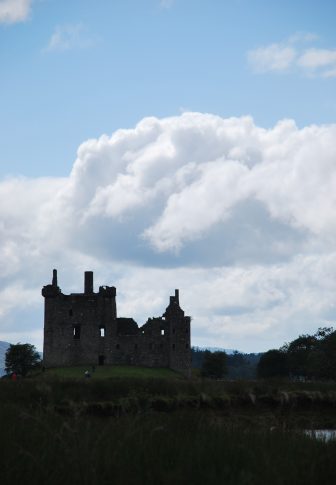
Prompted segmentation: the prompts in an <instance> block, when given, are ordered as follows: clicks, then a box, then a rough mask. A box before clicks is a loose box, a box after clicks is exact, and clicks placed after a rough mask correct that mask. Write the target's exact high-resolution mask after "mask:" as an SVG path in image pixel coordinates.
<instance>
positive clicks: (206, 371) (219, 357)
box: [202, 350, 227, 379]
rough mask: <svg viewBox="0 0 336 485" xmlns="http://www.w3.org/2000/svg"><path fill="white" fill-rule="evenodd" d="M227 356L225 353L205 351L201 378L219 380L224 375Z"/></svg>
mask: <svg viewBox="0 0 336 485" xmlns="http://www.w3.org/2000/svg"><path fill="white" fill-rule="evenodd" d="M226 361H227V355H226V353H225V352H219V351H218V352H210V351H209V350H206V351H205V352H204V357H203V365H202V376H203V377H211V378H213V379H220V378H222V377H224V376H225V374H226Z"/></svg>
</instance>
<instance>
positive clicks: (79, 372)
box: [44, 365, 182, 379]
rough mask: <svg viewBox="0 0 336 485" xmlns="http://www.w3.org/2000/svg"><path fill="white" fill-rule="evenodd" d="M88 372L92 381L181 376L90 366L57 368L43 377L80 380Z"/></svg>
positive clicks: (154, 370) (143, 369)
mask: <svg viewBox="0 0 336 485" xmlns="http://www.w3.org/2000/svg"><path fill="white" fill-rule="evenodd" d="M87 370H88V371H89V373H90V376H91V378H93V379H105V378H111V377H112V378H129V377H134V378H154V379H155V378H157V379H178V378H180V379H182V376H181V375H180V374H178V373H177V372H174V371H172V370H171V369H158V368H150V367H135V366H126V365H125V366H123V365H119V366H116V365H113V366H112V365H111V366H109V365H104V366H97V367H94V369H92V367H90V366H86V367H85V366H78V367H57V368H52V369H48V370H46V371H45V375H44V377H61V378H72V379H82V378H83V376H84V373H85V371H87Z"/></svg>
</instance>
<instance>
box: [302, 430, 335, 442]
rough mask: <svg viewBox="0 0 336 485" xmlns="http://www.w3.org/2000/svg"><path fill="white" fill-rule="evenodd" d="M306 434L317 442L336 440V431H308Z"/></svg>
mask: <svg viewBox="0 0 336 485" xmlns="http://www.w3.org/2000/svg"><path fill="white" fill-rule="evenodd" d="M304 432H305V434H306V435H308V436H310V437H311V438H315V439H317V440H323V441H330V440H336V429H306V430H305V431H304Z"/></svg>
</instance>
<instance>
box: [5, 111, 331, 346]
mask: <svg viewBox="0 0 336 485" xmlns="http://www.w3.org/2000/svg"><path fill="white" fill-rule="evenodd" d="M335 140H336V125H325V126H308V127H304V128H301V129H299V128H298V127H297V126H296V125H295V123H294V122H293V121H292V120H282V121H280V122H279V123H277V124H276V125H275V126H274V127H273V128H270V129H265V128H261V127H258V126H257V125H256V124H255V123H254V121H253V119H252V118H251V117H241V118H228V119H223V118H221V117H219V116H214V115H210V114H201V113H184V114H183V115H181V116H177V117H171V118H164V119H157V118H145V119H143V120H142V121H141V122H140V123H138V125H137V126H136V127H135V128H134V129H129V130H118V131H116V132H115V133H113V134H112V136H107V135H103V136H101V137H100V138H99V139H92V140H88V141H86V142H84V143H83V144H82V145H81V146H80V147H79V149H78V153H77V159H76V160H75V162H74V165H73V169H72V171H71V173H70V175H69V176H68V177H65V178H62V179H36V180H27V179H7V180H3V181H2V182H0V261H1V263H0V270H1V273H0V278H1V279H2V283H3V284H2V288H3V290H2V292H0V303H1V302H4V301H7V299H6V291H7V292H8V291H10V294H11V295H12V294H13V291H14V290H15V288H16V289H17V294H20V293H21V294H25V292H28V293H27V294H29V295H30V292H31V291H32V290H33V292H34V294H36V292H37V293H38V292H39V286H41V284H42V283H45V282H46V281H45V280H44V279H45V278H47V277H48V278H49V273H50V270H51V269H52V267H53V266H58V267H59V269H60V270H62V271H63V281H64V283H65V284H66V286H67V288H64V289H65V290H68V291H71V290H74V291H78V286H79V281H78V278H79V277H80V278H81V276H79V275H80V273H81V272H82V271H83V270H84V269H89V268H92V269H94V270H95V271H96V273H97V278H98V279H99V280H100V281H99V283H100V284H104V283H106V284H109V283H114V284H116V285H117V287H118V289H119V290H120V293H121V295H120V298H119V302H120V311H121V313H124V314H126V313H127V314H130V315H131V314H133V315H134V316H136V317H137V318H138V319H139V320H141V319H144V318H145V317H146V315H149V314H151V313H153V314H154V313H155V312H161V311H162V310H163V306H164V305H165V302H166V298H167V295H168V293H169V292H170V291H171V290H172V289H173V288H174V287H178V286H180V287H181V289H182V290H183V292H182V298H184V301H185V306H186V310H187V311H188V312H189V313H191V314H192V315H193V317H194V329H195V330H194V343H196V344H199V345H201V344H202V343H204V344H205V345H210V344H216V345H218V344H220V345H223V346H226V347H239V348H244V349H245V350H248V346H250V349H251V350H258V348H259V349H264V348H267V347H269V346H272V345H280V344H281V343H282V341H283V340H284V339H286V338H290V337H292V336H294V335H296V334H297V333H298V332H302V331H309V330H310V329H314V328H315V326H317V325H319V324H322V323H323V322H324V321H325V320H328V319H332V318H333V317H332V311H333V310H332V309H333V301H332V298H333V294H335V290H336V284H335V282H334V280H336V278H334V276H335V273H333V271H332V268H335V269H336V256H335V253H334V247H335V239H336V222H335V217H334V211H335V206H336V143H335ZM326 273H327V274H326ZM326 281H327V282H328V284H327V285H326ZM13 289H14V290H13ZM183 295H184V296H183ZM9 301H10V302H13V303H12V304H10V303H8V302H7V304H6V305H5V304H4V305H3V310H2V312H0V324H1V325H2V327H0V329H1V328H2V329H3V334H0V338H1V337H2V338H4V337H5V336H6V335H7V333H6V332H7V330H6V332H5V331H4V329H5V327H6V328H7V326H8V325H7V323H6V322H8V321H12V320H13V318H10V316H11V315H12V316H13V315H14V313H15V311H17V310H18V308H17V306H16V304H15V298H12V299H9ZM24 301H25V299H24V298H22V299H21V300H20V305H21V306H22V307H23V311H24V308H25V304H24ZM26 301H28V298H27V299H26ZM29 301H31V299H30V300H29ZM36 305H37V303H36ZM40 305H41V304H40ZM27 308H28V304H27ZM39 308H40V307H39ZM27 311H28V310H27ZM13 312H14V313H13ZM14 320H15V318H14ZM28 320H29V318H28ZM11 325H12V327H11V330H10V331H11V332H14V330H15V329H16V330H17V333H18V335H20V332H22V324H21V323H20V324H18V323H15V321H14V322H13V323H12V324H11ZM15 325H16V327H15ZM28 326H29V328H30V329H32V331H35V332H36V335H41V331H40V333H38V332H39V330H38V329H39V328H41V326H42V323H41V322H35V324H32V323H29V325H28ZM36 339H40V336H38V337H36Z"/></svg>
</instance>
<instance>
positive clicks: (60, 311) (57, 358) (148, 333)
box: [42, 269, 191, 374]
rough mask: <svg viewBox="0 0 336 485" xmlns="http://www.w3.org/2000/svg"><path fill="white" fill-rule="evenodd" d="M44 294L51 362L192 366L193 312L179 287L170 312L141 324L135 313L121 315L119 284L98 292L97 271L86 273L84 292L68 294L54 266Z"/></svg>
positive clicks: (46, 360) (46, 362) (45, 348)
mask: <svg viewBox="0 0 336 485" xmlns="http://www.w3.org/2000/svg"><path fill="white" fill-rule="evenodd" d="M42 296H43V297H44V299H45V311H44V344H43V363H44V366H45V367H63V366H75V365H86V366H89V365H90V366H95V365H104V364H106V365H138V366H147V367H169V368H171V369H174V370H177V371H179V372H183V373H185V374H188V373H189V372H190V368H191V349H190V317H188V316H185V315H184V311H183V310H182V309H181V307H180V304H179V291H178V290H175V295H174V296H171V297H170V301H169V305H168V306H167V308H166V311H165V312H164V314H163V315H162V316H161V317H155V318H149V319H148V320H147V322H146V323H145V324H144V325H143V326H141V327H139V326H138V324H137V323H136V322H135V321H134V320H133V318H123V317H117V306H116V288H115V287H114V286H100V287H99V291H98V293H95V292H94V288H93V272H92V271H86V272H85V273H84V293H71V294H70V295H65V294H63V293H62V291H61V289H60V288H59V286H58V283H57V270H55V269H54V270H53V278H52V283H51V284H49V285H46V286H44V287H43V289H42Z"/></svg>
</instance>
